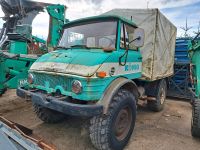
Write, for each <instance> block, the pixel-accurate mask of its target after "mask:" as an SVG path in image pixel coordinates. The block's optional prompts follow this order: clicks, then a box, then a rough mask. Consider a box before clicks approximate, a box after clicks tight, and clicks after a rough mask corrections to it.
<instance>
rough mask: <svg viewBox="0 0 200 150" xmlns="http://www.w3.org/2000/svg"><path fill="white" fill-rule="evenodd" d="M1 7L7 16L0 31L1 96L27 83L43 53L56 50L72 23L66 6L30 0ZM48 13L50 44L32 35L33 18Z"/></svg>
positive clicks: (1, 0) (0, 0)
mask: <svg viewBox="0 0 200 150" xmlns="http://www.w3.org/2000/svg"><path fill="white" fill-rule="evenodd" d="M0 5H1V7H2V10H3V12H4V14H5V16H4V17H3V20H4V21H5V23H4V24H3V27H2V29H1V32H0V95H1V94H3V93H4V92H5V91H6V89H10V88H11V89H12V88H14V89H15V88H17V87H18V86H19V85H24V84H26V82H27V74H28V70H29V68H30V66H31V65H32V64H33V62H35V61H36V59H37V58H38V57H39V56H40V55H41V54H44V53H47V52H48V51H52V50H54V48H55V47H56V45H57V43H58V41H59V39H60V36H61V32H62V26H63V25H64V23H66V22H67V21H68V20H67V19H65V10H66V7H65V6H64V5H55V4H49V3H41V2H34V1H29V0H14V1H13V0H0ZM44 10H46V11H47V12H48V14H49V16H50V19H49V35H48V38H47V41H46V40H43V39H41V38H39V37H36V36H33V35H32V22H33V19H34V18H35V17H36V15H37V14H38V13H39V12H42V11H44Z"/></svg>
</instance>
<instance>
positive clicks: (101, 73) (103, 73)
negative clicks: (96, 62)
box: [97, 71, 106, 78]
mask: <svg viewBox="0 0 200 150" xmlns="http://www.w3.org/2000/svg"><path fill="white" fill-rule="evenodd" d="M97 77H99V78H104V77H106V72H104V71H100V72H97Z"/></svg>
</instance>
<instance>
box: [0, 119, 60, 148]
mask: <svg viewBox="0 0 200 150" xmlns="http://www.w3.org/2000/svg"><path fill="white" fill-rule="evenodd" d="M0 121H1V122H3V123H4V124H6V125H7V126H9V127H10V128H11V129H14V130H15V131H17V132H18V133H19V134H20V135H22V136H23V137H25V138H26V139H29V140H31V141H32V142H34V143H36V144H37V145H38V147H40V148H41V149H43V150H56V148H55V147H54V146H51V145H49V144H47V143H46V142H45V141H43V140H42V139H36V138H33V137H31V135H32V130H31V129H29V128H26V127H24V126H22V125H20V124H17V123H14V122H12V121H9V120H7V119H6V118H4V117H2V116H0Z"/></svg>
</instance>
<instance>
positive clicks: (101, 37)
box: [58, 21, 117, 48]
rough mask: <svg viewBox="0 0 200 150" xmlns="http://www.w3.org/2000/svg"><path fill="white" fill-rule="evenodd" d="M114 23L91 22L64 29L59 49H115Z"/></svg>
mask: <svg viewBox="0 0 200 150" xmlns="http://www.w3.org/2000/svg"><path fill="white" fill-rule="evenodd" d="M116 31H117V22H116V21H109V22H107V21H104V22H91V23H88V24H82V25H78V26H72V27H68V28H66V29H64V32H63V35H62V38H61V40H60V42H59V45H58V46H59V47H64V48H72V47H77V46H79V47H84V48H115V43H116Z"/></svg>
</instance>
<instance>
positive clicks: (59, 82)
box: [34, 73, 73, 91]
mask: <svg viewBox="0 0 200 150" xmlns="http://www.w3.org/2000/svg"><path fill="white" fill-rule="evenodd" d="M34 76H35V80H34V84H35V85H41V86H46V85H45V84H49V87H50V88H55V87H56V86H62V87H63V88H64V89H67V91H70V90H71V83H72V80H73V79H72V78H70V77H67V76H60V75H51V74H43V73H34Z"/></svg>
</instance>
